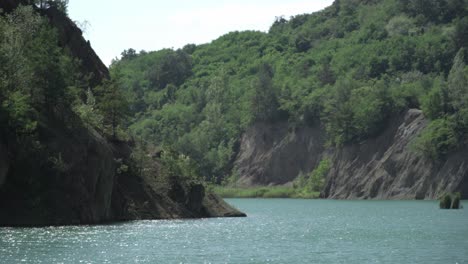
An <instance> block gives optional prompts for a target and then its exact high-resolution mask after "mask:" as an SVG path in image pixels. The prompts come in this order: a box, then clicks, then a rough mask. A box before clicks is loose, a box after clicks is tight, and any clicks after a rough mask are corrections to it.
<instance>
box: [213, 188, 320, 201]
mask: <svg viewBox="0 0 468 264" xmlns="http://www.w3.org/2000/svg"><path fill="white" fill-rule="evenodd" d="M212 188H213V191H214V192H215V193H216V194H218V195H219V196H221V197H223V198H302V199H314V198H318V197H319V195H320V193H319V192H312V193H305V192H303V191H301V190H298V189H295V188H294V187H285V186H269V187H251V188H239V187H223V186H213V187H212Z"/></svg>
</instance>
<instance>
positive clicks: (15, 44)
mask: <svg viewBox="0 0 468 264" xmlns="http://www.w3.org/2000/svg"><path fill="white" fill-rule="evenodd" d="M0 10H3V11H1V13H0V226H44V225H71V224H99V223H106V222H110V221H122V220H135V219H161V218H164V219H165V218H195V217H219V216H245V215H244V214H243V213H241V212H239V211H237V210H236V209H234V208H232V207H230V206H229V205H228V204H226V203H225V202H224V201H223V200H222V199H220V198H219V197H217V196H216V195H214V194H212V193H210V192H209V190H207V189H205V186H204V185H203V184H202V183H201V181H199V180H197V179H195V178H189V177H186V175H181V174H178V172H180V170H179V171H177V169H179V168H180V167H182V165H179V164H177V163H174V162H172V161H173V160H177V157H172V156H170V155H169V154H167V153H165V154H164V155H163V156H162V157H159V158H158V157H156V156H154V157H153V156H151V155H150V153H149V151H147V150H146V149H142V148H141V146H135V143H134V141H133V140H132V139H131V138H130V137H129V136H128V135H127V134H126V131H125V130H126V128H125V124H124V123H123V120H124V116H125V113H126V108H127V105H126V102H125V100H124V98H122V97H121V96H119V93H118V92H116V91H117V89H116V86H115V85H114V84H113V80H111V79H109V72H108V69H107V68H106V67H105V66H104V64H103V63H102V62H101V60H100V59H99V57H98V56H97V55H96V53H95V52H94V51H93V50H92V48H91V46H90V44H89V42H87V41H85V39H84V38H83V36H82V33H81V30H80V29H79V28H78V27H77V26H76V25H75V23H73V22H72V21H71V20H70V19H69V18H68V17H67V15H66V1H40V4H39V2H36V1H19V0H18V1H16V0H8V1H1V2H0ZM94 94H95V95H94ZM171 162H172V163H171Z"/></svg>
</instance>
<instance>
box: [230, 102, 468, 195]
mask: <svg viewBox="0 0 468 264" xmlns="http://www.w3.org/2000/svg"><path fill="white" fill-rule="evenodd" d="M426 125H427V120H426V119H425V118H424V115H423V114H422V112H421V111H420V110H415V109H412V110H408V111H407V112H405V113H403V114H401V115H398V116H396V117H394V118H393V119H391V120H389V122H388V125H387V127H386V129H385V130H384V131H383V132H382V133H381V134H380V135H379V136H377V137H375V138H371V139H368V140H366V141H364V142H361V143H360V144H352V145H347V146H345V147H342V148H338V149H334V148H324V147H322V146H323V143H324V138H325V132H324V131H323V129H320V128H318V127H316V128H301V129H296V130H295V131H288V130H287V129H285V127H287V124H278V125H276V126H275V127H273V126H271V127H266V126H264V125H257V126H254V127H252V128H251V129H250V130H249V131H247V133H246V134H245V135H244V137H243V139H242V143H241V149H240V152H239V155H238V158H237V161H236V167H237V170H238V172H239V173H240V176H241V177H240V180H239V184H241V185H268V184H284V183H287V182H289V181H291V180H293V179H294V178H295V177H296V176H297V174H298V172H299V171H300V170H302V171H311V170H313V169H314V168H315V167H316V165H317V164H318V162H319V161H320V160H321V159H322V158H323V157H328V158H330V159H331V164H332V168H331V170H330V171H329V173H328V175H327V177H326V184H325V188H324V190H323V192H322V196H323V197H324V198H334V199H435V198H437V197H438V196H439V195H441V194H442V193H444V192H455V191H459V192H461V193H462V195H463V197H467V195H468V149H466V148H465V149H463V150H461V151H459V152H457V153H453V154H452V155H450V156H449V157H447V158H446V159H445V160H444V161H441V162H435V161H431V160H428V159H426V158H424V157H421V156H420V155H418V154H417V153H415V152H414V151H413V150H412V147H411V142H412V140H413V139H414V138H415V137H416V136H417V135H419V134H420V133H421V131H422V130H423V129H424V128H425V126H426ZM265 139H266V140H265Z"/></svg>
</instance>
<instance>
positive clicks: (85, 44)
mask: <svg viewBox="0 0 468 264" xmlns="http://www.w3.org/2000/svg"><path fill="white" fill-rule="evenodd" d="M28 2H30V1H27V0H2V1H0V9H2V10H3V11H5V12H7V13H9V12H11V11H13V10H14V9H15V8H16V7H18V6H19V5H20V4H23V5H25V4H26V5H27V4H28ZM38 12H39V13H40V14H41V15H42V16H45V17H47V19H48V20H49V22H50V24H51V26H53V27H54V28H55V29H56V30H57V34H58V38H59V45H60V46H61V47H63V48H65V49H66V50H67V51H68V52H70V55H71V56H72V57H73V58H75V59H78V60H79V62H80V63H79V66H80V71H81V72H82V73H83V74H85V75H86V76H89V84H90V86H92V87H94V86H96V85H98V84H100V83H101V80H103V79H108V78H109V70H108V69H107V67H106V65H104V63H102V61H101V59H100V58H99V57H98V56H97V54H96V52H95V51H94V50H93V49H92V47H91V44H90V42H89V41H86V40H85V39H84V37H83V32H82V31H81V29H79V28H78V27H77V26H76V24H75V23H74V22H73V21H72V20H70V18H68V16H66V15H65V14H64V13H62V12H61V11H59V10H58V9H57V8H55V7H54V6H50V7H48V8H47V9H38Z"/></svg>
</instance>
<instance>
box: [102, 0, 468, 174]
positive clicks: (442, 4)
mask: <svg viewBox="0 0 468 264" xmlns="http://www.w3.org/2000/svg"><path fill="white" fill-rule="evenodd" d="M467 9H468V3H467V2H466V1H465V0H431V1H419V0H411V1H403V0H382V1H373V0H371V1H363V0H352V1H340V0H337V1H335V2H334V4H333V5H332V6H330V7H328V8H326V9H324V10H322V11H320V12H317V13H313V14H302V15H297V16H294V17H291V18H289V19H287V18H284V17H277V18H276V20H275V22H274V23H273V25H272V26H271V28H270V30H269V32H268V33H263V32H256V31H245V32H231V33H228V34H226V35H224V36H222V37H220V38H219V39H217V40H215V41H213V42H212V43H209V44H204V45H199V46H197V45H193V44H188V45H186V46H185V47H183V48H182V49H178V50H171V49H166V50H160V51H156V52H146V51H141V52H136V51H135V50H133V49H128V50H125V51H124V52H123V53H122V58H121V59H119V60H116V61H114V62H113V64H112V66H111V74H112V76H113V78H114V80H118V82H119V83H120V84H121V86H120V87H121V88H122V92H123V94H124V95H125V98H127V99H128V103H129V105H130V116H131V118H130V119H129V124H130V131H131V133H132V134H134V135H137V136H138V137H139V138H142V139H143V140H144V141H146V142H148V143H150V144H154V145H160V146H162V147H163V148H165V149H171V150H174V151H176V152H178V153H182V154H183V155H184V157H188V158H190V159H191V160H193V161H194V162H193V166H194V168H193V171H194V172H196V173H197V174H198V175H199V176H202V177H205V178H207V179H209V180H211V181H215V182H218V183H219V182H221V181H222V180H223V179H225V178H227V177H229V176H231V175H234V176H235V171H233V162H232V161H233V158H234V157H235V155H236V152H237V151H238V148H239V140H240V135H241V134H242V133H243V132H244V131H245V129H246V128H247V127H249V126H250V125H251V124H253V123H255V122H269V123H271V122H276V121H286V120H287V121H288V123H289V124H290V126H291V128H292V129H293V128H295V127H298V126H306V125H311V124H318V125H321V126H323V127H324V128H325V129H326V131H327V135H328V139H327V142H328V144H329V145H330V146H342V145H345V144H349V143H355V142H361V141H362V140H364V139H366V138H369V137H372V136H375V135H377V134H378V133H380V132H381V130H382V129H383V128H384V125H385V124H386V122H387V121H388V119H389V117H390V116H391V115H392V114H394V113H400V112H401V111H403V110H404V109H407V108H419V109H423V111H424V113H425V115H426V116H427V117H429V118H430V119H431V120H432V121H431V124H430V125H429V126H428V128H427V129H426V130H425V131H424V133H423V134H422V135H421V136H420V138H419V139H418V140H416V142H415V143H414V146H415V147H414V149H416V150H418V151H419V153H422V154H423V155H425V156H427V157H429V158H432V159H444V157H445V156H446V155H447V154H448V153H451V152H453V151H456V150H457V149H458V148H461V147H463V146H466V143H467V140H468V103H467V96H468V81H467V80H468V68H467V67H466V59H467V58H468V56H467V49H466V48H467V45H468V37H467V34H468V17H467V14H468V10H467Z"/></svg>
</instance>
